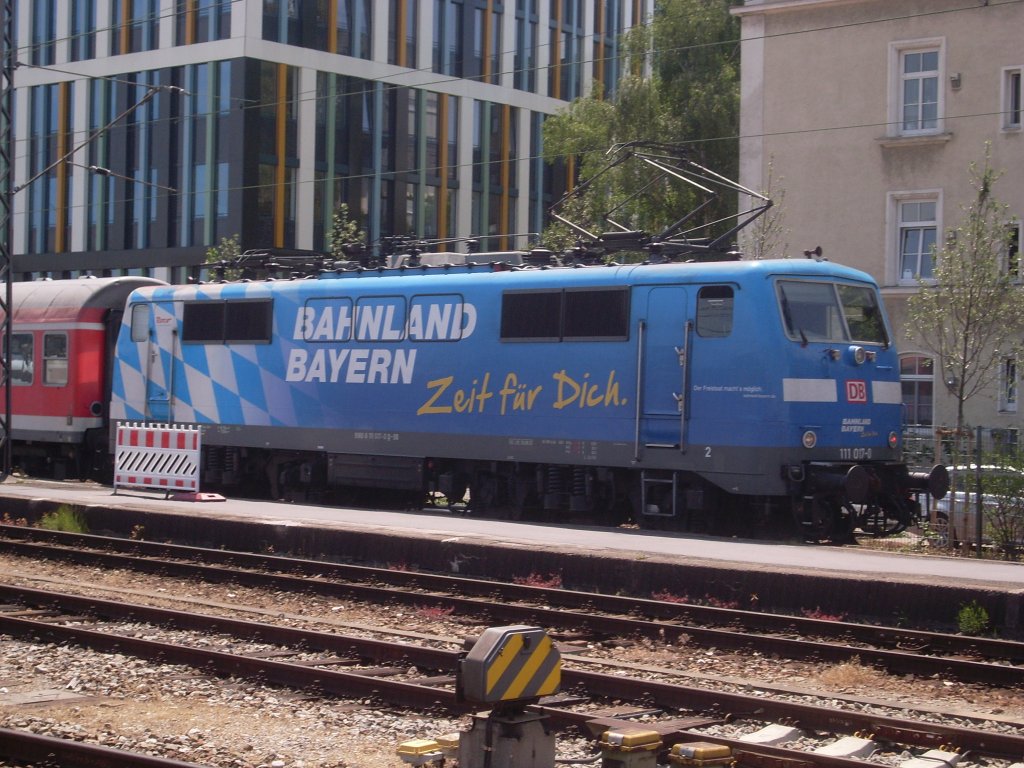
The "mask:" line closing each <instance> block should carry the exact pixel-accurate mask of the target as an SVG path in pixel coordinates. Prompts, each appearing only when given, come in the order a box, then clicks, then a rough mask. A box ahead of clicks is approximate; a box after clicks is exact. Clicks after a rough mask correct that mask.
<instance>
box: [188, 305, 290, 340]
mask: <svg viewBox="0 0 1024 768" xmlns="http://www.w3.org/2000/svg"><path fill="white" fill-rule="evenodd" d="M272 311H273V301H271V300H270V299H245V300H240V301H191V302H188V303H186V304H185V306H184V311H183V314H182V319H181V340H182V341H183V342H191V343H194V344H204V343H205V344H215V343H228V342H234V343H242V344H269V343H270V335H271V321H272V319H273V315H272Z"/></svg>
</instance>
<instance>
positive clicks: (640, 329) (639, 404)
mask: <svg viewBox="0 0 1024 768" xmlns="http://www.w3.org/2000/svg"><path fill="white" fill-rule="evenodd" d="M646 329H647V323H646V321H644V320H640V321H639V322H638V323H637V330H636V344H637V347H636V418H635V422H636V424H635V427H636V432H635V438H634V442H633V461H634V462H638V461H640V419H641V418H643V396H644V395H643V392H644V390H643V382H644V332H645V331H646Z"/></svg>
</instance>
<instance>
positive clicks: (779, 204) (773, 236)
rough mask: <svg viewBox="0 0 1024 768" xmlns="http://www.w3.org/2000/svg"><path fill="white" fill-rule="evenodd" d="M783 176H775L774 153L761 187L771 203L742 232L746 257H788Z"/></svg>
mask: <svg viewBox="0 0 1024 768" xmlns="http://www.w3.org/2000/svg"><path fill="white" fill-rule="evenodd" d="M783 181H785V179H784V178H783V177H782V176H780V177H779V178H778V179H777V180H776V179H775V160H774V157H769V158H768V183H767V184H766V185H765V188H764V189H763V190H761V192H762V193H763V194H764V196H765V197H767V198H768V199H769V200H771V201H772V203H773V204H772V207H771V209H769V210H768V211H767V212H766V213H765V214H764V215H763V216H761V217H760V218H758V219H757V220H756V221H754V223H753V224H752V225H751V226H750V228H749V229H748V230H746V231H745V232H744V233H743V234H742V236H741V242H742V251H743V255H744V256H745V257H746V258H748V259H785V258H787V257H788V255H787V252H788V251H789V243H788V242H786V238H787V237H788V236H789V229H787V228H786V226H785V224H784V219H785V210H784V205H785V203H786V190H785V188H784V187H781V186H779V185H780V184H781V183H782V182H783Z"/></svg>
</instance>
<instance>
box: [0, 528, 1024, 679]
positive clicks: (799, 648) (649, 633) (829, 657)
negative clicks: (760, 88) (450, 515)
mask: <svg viewBox="0 0 1024 768" xmlns="http://www.w3.org/2000/svg"><path fill="white" fill-rule="evenodd" d="M131 544H132V545H135V544H136V542H132V543H131ZM62 546H63V545H62ZM159 547H167V545H159ZM159 547H157V548H153V547H146V549H147V550H148V551H150V552H152V551H153V550H154V549H159ZM188 549H192V548H188ZM0 550H7V551H17V552H18V553H20V554H29V555H44V556H47V557H52V556H53V553H52V552H50V551H49V548H48V546H46V545H41V544H38V543H28V542H24V541H8V540H2V539H0ZM176 551H177V552H179V553H180V550H177V549H176ZM200 553H211V554H212V553H219V555H220V557H221V558H226V557H236V556H237V553H224V552H221V551H220V550H198V551H195V550H193V554H192V556H193V557H196V556H199V554H200ZM58 555H59V556H60V557H67V558H69V559H73V560H75V561H76V562H79V563H88V564H100V565H104V566H105V567H110V568H130V569H134V570H138V571H146V572H150V573H156V574H162V575H166V574H168V573H177V574H180V575H187V576H190V577H197V578H201V579H204V580H206V581H213V582H224V581H229V582H231V583H236V584H240V585H245V586H250V587H259V588H272V589H290V590H297V591H306V592H312V591H315V592H316V593H318V594H322V595H329V596H332V597H343V598H349V599H360V600H370V601H378V602H388V603H396V602H397V603H403V604H407V605H413V606H424V605H432V606H438V607H446V608H447V607H455V608H456V609H457V610H459V611H460V612H461V613H463V614H466V615H473V616H485V617H490V618H491V619H493V620H494V621H496V622H509V623H530V624H536V625H541V626H544V627H547V628H562V629H572V630H579V629H581V628H582V629H585V630H586V631H589V632H592V633H595V634H607V635H616V636H641V637H648V638H652V639H665V640H667V641H670V642H676V641H679V640H680V639H683V638H685V639H686V640H687V642H694V641H696V642H698V643H701V644H705V645H714V646H716V647H719V648H730V649H734V650H747V649H752V650H758V651H761V652H764V653H771V654H778V655H780V656H783V657H785V658H794V659H812V660H815V661H828V662H833V663H842V662H850V661H853V660H854V659H857V660H859V661H860V662H862V663H867V664H871V665H875V666H879V667H884V668H885V669H888V670H890V671H892V672H897V673H901V674H916V675H936V674H941V675H947V676H951V677H955V678H957V679H960V680H965V681H972V682H981V683H986V684H990V685H997V686H1001V687H1014V686H1022V685H1024V666H1015V665H1013V664H1010V663H1002V664H995V663H990V662H984V661H975V660H972V659H965V658H961V657H948V656H931V655H922V654H920V653H915V652H912V651H905V650H890V649H884V648H871V647H865V646H859V645H850V644H848V641H846V642H836V643H825V642H821V641H813V640H804V639H799V638H791V637H784V636H780V635H774V634H771V635H754V634H751V633H750V632H748V631H737V630H734V629H722V628H713V627H703V626H696V625H694V624H680V623H677V622H675V621H672V620H670V619H669V620H661V619H642V618H631V617H629V616H622V615H608V614H603V613H602V614H598V613H584V612H582V611H581V610H579V607H580V606H585V607H586V608H587V609H590V610H593V606H594V603H595V602H601V603H602V604H603V605H604V608H605V609H606V610H609V609H611V608H612V607H613V606H614V607H617V608H618V609H619V610H620V611H621V610H624V609H625V608H626V607H627V606H631V607H633V608H634V609H637V608H639V609H641V610H646V609H647V608H648V607H651V605H662V604H660V603H657V602H656V601H641V600H638V599H636V598H617V599H616V600H608V599H605V598H607V597H608V596H602V595H594V594H591V593H584V592H565V591H558V590H549V589H539V590H537V591H533V592H530V591H525V592H524V588H523V586H522V585H511V586H512V589H511V590H507V589H506V587H508V586H509V585H505V584H500V583H497V582H482V581H479V580H467V579H459V578H455V577H450V578H449V577H431V578H430V579H418V580H417V579H409V580H405V583H404V584H402V583H401V582H402V580H401V579H399V580H398V583H395V581H394V580H392V581H391V582H390V583H392V584H394V586H395V588H394V589H392V588H390V587H386V586H378V585H377V584H367V583H353V582H351V581H348V582H338V581H331V580H328V578H325V574H326V575H327V576H328V577H330V576H335V575H345V574H346V573H347V574H348V575H351V572H348V571H346V570H335V568H334V567H333V566H331V564H324V563H314V562H313V561H292V560H287V559H281V558H277V559H276V563H275V558H265V559H264V558H260V560H259V561H260V562H262V563H263V565H262V566H261V567H266V568H274V569H275V570H277V569H280V568H281V567H282V566H285V567H289V566H293V565H295V567H305V566H308V565H316V566H318V568H317V571H318V572H317V573H316V575H315V576H302V575H293V574H291V573H280V572H275V573H265V572H257V571H252V570H237V564H235V566H233V567H231V566H218V565H208V564H199V563H194V562H182V561H178V560H163V559H154V558H152V557H150V556H139V555H132V554H110V553H104V552H95V551H83V550H78V549H71V548H62V549H60V550H59V551H58ZM241 557H242V559H245V560H246V561H247V562H248V564H249V565H250V567H252V566H253V564H254V562H255V561H254V560H253V558H252V557H251V556H245V555H243V556H241ZM222 561H223V562H229V560H226V559H224V560H222ZM229 567H230V570H228V569H227V568H229ZM362 570H363V573H362V575H363V576H364V582H365V580H369V579H371V578H372V580H374V581H380V580H381V579H378V578H376V577H378V576H380V577H383V576H385V575H394V574H396V573H400V574H402V575H405V572H394V571H387V570H385V569H362ZM366 570H371V571H372V572H373V573H372V574H367V573H365V571H366ZM427 581H429V582H430V584H431V586H432V587H434V588H437V589H442V588H447V589H448V590H456V591H458V590H463V588H464V587H465V586H466V584H467V582H472V584H473V585H474V586H476V587H477V588H480V587H482V586H484V585H486V588H487V589H488V590H489V593H488V594H487V596H486V597H459V596H455V595H451V594H445V595H437V594H432V593H427V592H410V591H409V589H410V588H411V587H413V586H419V587H420V588H426V587H425V586H424V585H425V584H426V582H427ZM525 589H526V590H536V589H537V588H529V587H527V588H525ZM463 591H465V590H463ZM555 594H557V595H558V596H559V601H558V602H559V603H565V602H571V601H572V600H573V599H574V598H575V599H576V600H578V602H577V603H575V609H567V608H555V607H547V606H539V605H530V604H526V605H524V604H519V603H515V602H510V601H511V600H512V599H514V598H516V597H521V596H524V595H530V596H532V599H533V600H534V601H538V602H541V601H544V600H545V599H546V598H549V597H552V596H553V595H555ZM549 602H553V601H549ZM670 605H672V604H670ZM719 610H724V609H719ZM634 612H635V611H634ZM745 613H752V612H745ZM727 614H728V611H726V615H727ZM787 618H788V617H787ZM830 623H831V624H835V622H818V623H817V624H816V625H815V626H818V625H819V624H830ZM804 626H806V625H804ZM859 626H861V627H865V628H867V627H868V625H859ZM838 629H840V631H841V630H842V629H843V627H840V628H838ZM882 631H883V634H884V635H885V636H887V637H888V636H889V635H890V633H892V632H900V631H901V630H892V629H890V628H884V629H883V630H882ZM918 634H919V635H922V634H924V633H918ZM928 634H929V635H930V637H929V642H930V643H933V644H938V643H939V642H940V638H945V641H946V642H947V643H952V642H953V641H952V640H951V639H950V638H952V637H955V636H944V635H940V634H938V633H928ZM923 640H924V638H922V641H923ZM973 640H974V639H973V638H972V643H971V644H970V645H968V646H962V647H961V648H959V650H960V652H962V653H963V652H965V651H964V648H966V647H974V644H973ZM995 642H998V641H995ZM983 644H984V643H983V642H981V643H979V644H978V645H983ZM1001 647H1002V648H1003V649H1005V650H1007V651H1008V652H1009V653H1011V654H1012V659H1013V660H1017V659H1018V658H1021V657H1024V644H1021V643H1009V642H1008V641H1002V643H1001ZM989 651H990V652H994V647H993V646H989Z"/></svg>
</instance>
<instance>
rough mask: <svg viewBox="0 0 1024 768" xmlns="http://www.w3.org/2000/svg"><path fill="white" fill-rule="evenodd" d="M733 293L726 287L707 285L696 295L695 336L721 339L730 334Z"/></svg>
mask: <svg viewBox="0 0 1024 768" xmlns="http://www.w3.org/2000/svg"><path fill="white" fill-rule="evenodd" d="M732 302H733V292H732V288H731V287H730V286H728V285H707V286H704V287H703V288H701V289H700V291H698V293H697V335H698V336H702V337H704V338H723V337H725V336H728V335H729V334H730V333H732Z"/></svg>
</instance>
